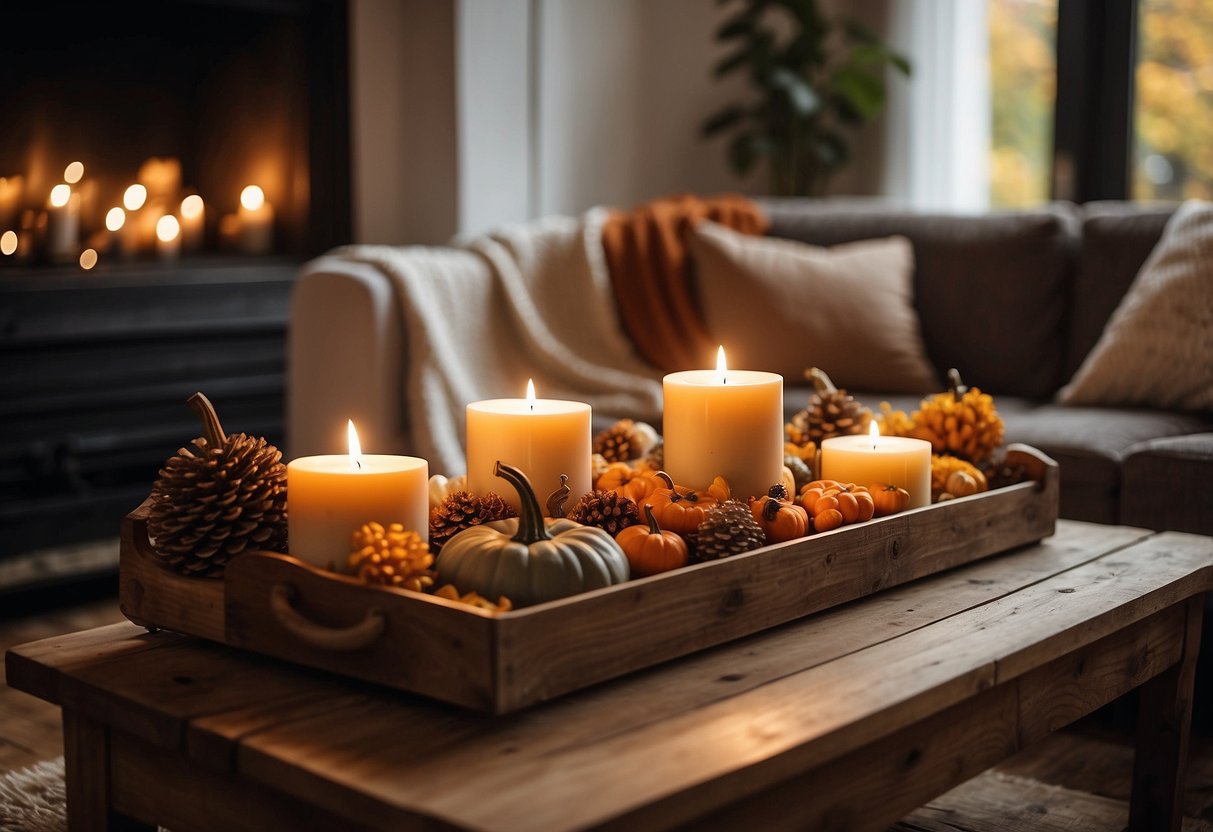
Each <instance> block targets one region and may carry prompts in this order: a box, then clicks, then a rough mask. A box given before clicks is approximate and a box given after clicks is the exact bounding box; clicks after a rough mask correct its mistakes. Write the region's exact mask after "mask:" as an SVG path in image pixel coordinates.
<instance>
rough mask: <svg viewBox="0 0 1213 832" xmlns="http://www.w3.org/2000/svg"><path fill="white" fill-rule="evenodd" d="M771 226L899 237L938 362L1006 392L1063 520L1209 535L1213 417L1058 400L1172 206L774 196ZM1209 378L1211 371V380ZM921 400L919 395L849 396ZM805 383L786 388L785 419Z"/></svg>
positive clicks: (800, 234) (838, 237) (901, 403)
mask: <svg viewBox="0 0 1213 832" xmlns="http://www.w3.org/2000/svg"><path fill="white" fill-rule="evenodd" d="M763 206H764V208H765V209H766V210H767V212H768V214H769V215H770V217H771V221H772V225H771V230H770V232H769V233H770V234H771V235H772V236H777V237H785V238H790V239H796V240H800V241H803V242H807V243H812V244H815V245H827V246H828V245H836V244H839V243H843V242H849V241H853V240H861V239H868V238H875V237H884V236H889V235H893V234H901V235H904V236H906V237H908V238H909V239H910V241H911V242H912V244H913V247H914V257H915V275H914V294H915V306H916V308H917V311H918V314H919V318H920V321H921V324H922V331H923V338H924V341H925V343H926V348H927V354H928V357H929V358H930V359H931V362H932V364H933V365H934V366H935V367H936V368H937V369H938V370H940V371H941V373H942V371H943V370H945V369H946V368H948V367H956V368H957V369H959V370H960V372H961V374H962V376H963V377H964V379H965V381H966V382H967V383H969V384H973V385H976V386H978V387H981V388H982V389H983V390H985V391H986V392H989V393H992V394H994V396H995V399H996V403H997V406H998V409H999V412H1000V413H1001V414H1002V416H1003V417H1004V419H1005V421H1006V437H1007V440H1008V441H1011V442H1025V443H1027V444H1030V445H1033V446H1035V447H1037V448H1040V449H1041V450H1043V451H1045V452H1046V453H1048V454H1049V455H1050V456H1052V457H1053V458H1054V459H1056V460H1057V461H1058V462H1059V463H1060V465H1061V478H1062V489H1061V515H1062V516H1063V517H1068V518H1072V519H1077V520H1089V521H1093V522H1099V523H1126V524H1131V525H1137V526H1144V527H1150V528H1157V529H1164V528H1165V529H1176V530H1182V531H1192V532H1199V533H1202V534H1213V415H1211V414H1207V413H1205V414H1198V413H1177V412H1172V411H1167V410H1144V409H1129V408H1121V407H1103V408H1093V407H1069V406H1062V405H1058V404H1055V403H1053V401H1052V399H1053V396H1054V394H1055V393H1056V391H1057V390H1058V389H1059V388H1060V387H1061V386H1062V385H1063V384H1064V383H1065V382H1066V381H1067V380H1068V379H1069V378H1070V377H1071V375H1073V373H1074V371H1075V370H1076V369H1077V368H1078V366H1079V365H1080V364H1081V363H1082V360H1083V358H1084V357H1085V356H1086V355H1087V353H1088V352H1089V351H1090V350H1091V348H1092V347H1093V346H1094V345H1095V342H1096V341H1097V340H1098V339H1099V336H1100V333H1101V332H1102V330H1103V327H1104V325H1105V324H1106V322H1107V320H1108V318H1109V316H1110V315H1111V314H1112V312H1113V310H1115V308H1116V306H1117V304H1118V303H1119V301H1120V299H1121V297H1122V296H1123V295H1124V293H1125V291H1126V290H1127V289H1128V287H1129V285H1130V283H1131V282H1132V281H1133V278H1134V276H1135V275H1136V274H1137V271H1138V269H1139V268H1140V267H1141V265H1142V263H1143V262H1144V261H1145V259H1146V257H1147V256H1148V255H1149V253H1150V251H1151V249H1152V248H1153V246H1154V244H1155V243H1156V242H1157V241H1158V238H1159V236H1160V234H1161V233H1162V230H1163V226H1164V225H1165V224H1166V221H1167V219H1168V218H1169V217H1170V215H1171V210H1172V209H1171V208H1169V207H1158V206H1139V205H1134V204H1130V203H1113V202H1107V203H1094V204H1088V205H1085V206H1074V205H1069V204H1059V205H1052V206H1048V207H1046V208H1042V209H1039V210H1033V211H1026V212H1011V213H1004V214H986V215H980V216H944V215H929V214H916V213H910V212H906V211H903V210H896V209H891V208H889V207H887V206H885V205H883V204H879V203H870V202H853V201H844V202H837V201H830V200H826V201H819V200H786V199H784V200H766V201H764V202H763ZM1210 383H1213V380H1210ZM853 392H854V393H855V394H856V395H857V396H858V397H859V398H860V399H861V400H862V401H864V402H865V403H868V404H870V405H875V404H877V403H879V402H880V401H881V400H887V401H889V402H890V403H891V404H892V405H893V406H894V407H899V408H906V409H912V408H913V407H914V406H915V404H916V403H917V397H907V396H904V395H903V396H889V395H883V394H882V393H881V391H853ZM808 394H809V390H808V389H807V387H806V388H803V389H797V388H795V387H791V386H790V387H789V388H788V389H787V391H786V393H785V405H786V407H787V409H788V411H789V414H790V413H791V412H793V411H795V410H796V409H798V408H800V407H802V406H803V405H804V402H805V400H806V398H807V396H808Z"/></svg>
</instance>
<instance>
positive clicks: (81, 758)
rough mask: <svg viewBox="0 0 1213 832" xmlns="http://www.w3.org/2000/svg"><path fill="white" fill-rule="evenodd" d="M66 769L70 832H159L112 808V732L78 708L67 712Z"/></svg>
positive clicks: (64, 758)
mask: <svg viewBox="0 0 1213 832" xmlns="http://www.w3.org/2000/svg"><path fill="white" fill-rule="evenodd" d="M63 768H64V775H65V778H64V779H65V781H66V782H65V785H66V791H67V828H68V829H69V830H73V831H74V830H87V832H92V830H98V831H99V832H101V831H103V830H110V832H147V831H148V830H150V832H155V829H156V825H155V824H146V823H141V822H139V821H136V820H134V819H132V818H128V817H126V816H125V815H120V814H118V813H117V812H115V811H114V810H113V807H112V806H111V805H110V788H109V779H110V761H109V729H108V728H107V727H106V726H105V725H103V724H101V723H100V722H97V721H95V720H92V719H89V718H88V717H86V716H84V715H83V714H81V713H79V712H78V711H76V710H75V709H74V708H64V709H63Z"/></svg>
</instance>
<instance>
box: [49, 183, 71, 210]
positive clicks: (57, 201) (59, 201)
mask: <svg viewBox="0 0 1213 832" xmlns="http://www.w3.org/2000/svg"><path fill="white" fill-rule="evenodd" d="M71 198H72V186H71V185H64V184H62V183H60V184H58V185H56V186H55V187H53V188H51V205H52V206H53V207H55V208H62V207H63V206H64V205H67V201H68V200H69V199H71Z"/></svg>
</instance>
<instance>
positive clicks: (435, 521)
mask: <svg viewBox="0 0 1213 832" xmlns="http://www.w3.org/2000/svg"><path fill="white" fill-rule="evenodd" d="M517 516H518V512H516V511H514V509H513V507H512V506H511V505H510V504H509V503H507V502H506V501H505V500H503V499H502V498H501V497H500V495H498V494H496V493H495V492H492V491H490V492H489V493H488V494H485V495H484V496H483V497H480V496H477V495H476V494H473V493H472V492H470V491H455V492H453V493H451V494H448V495H446V499H444V500H443V501H442V503H441V504H440V505H438V506H437V507H436V508H434V509H433V510H432V511H431V512H430V546H431V547H432V548H433V549H434V550H435V551H436V550H438V549H441V548H442V545H443V544H444V543H446V542H447V541H448V540H450V539H451V538H452V537H454V536H455V535H457V534H459V533H460V532H461V531H463V530H464V529H470V528H471V527H472V526H479V525H480V524H481V523H491V522H493V521H494V520H504V519H505V518H507V517H517Z"/></svg>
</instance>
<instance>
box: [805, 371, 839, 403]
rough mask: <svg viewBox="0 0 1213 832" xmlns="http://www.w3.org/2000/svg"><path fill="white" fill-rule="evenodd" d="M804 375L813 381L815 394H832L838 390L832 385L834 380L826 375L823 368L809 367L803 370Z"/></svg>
mask: <svg viewBox="0 0 1213 832" xmlns="http://www.w3.org/2000/svg"><path fill="white" fill-rule="evenodd" d="M804 377H805V378H806V379H808V380H809V381H811V382H813V388H814V389H815V390H817V395H819V396H832V395H834V394H835V393H837V392H838V388H837V387H835V386H834V382H833V381H831V380H830V377H829V376H828V375H826V371H825V370H821V369H818V368H817V367H810V368H809V369H807V370H805V371H804Z"/></svg>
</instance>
